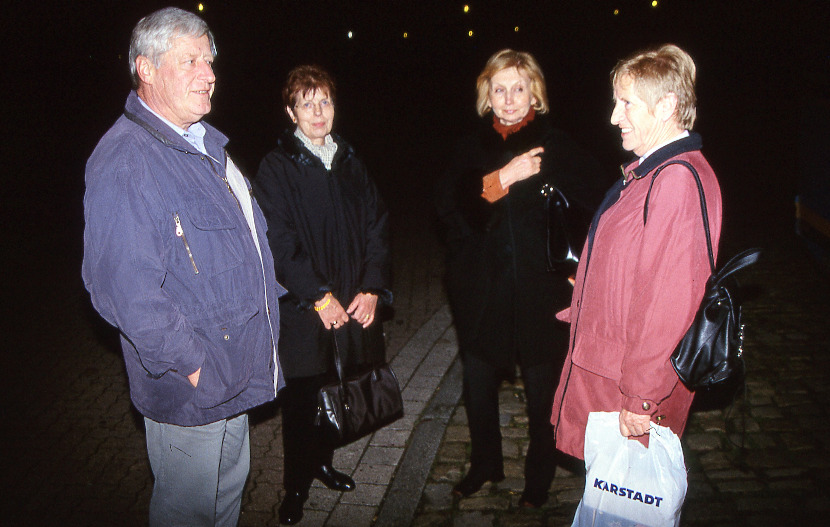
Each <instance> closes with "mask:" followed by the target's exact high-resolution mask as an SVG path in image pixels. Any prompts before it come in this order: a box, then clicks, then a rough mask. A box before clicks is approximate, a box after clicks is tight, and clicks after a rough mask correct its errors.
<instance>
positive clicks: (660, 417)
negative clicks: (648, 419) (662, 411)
mask: <svg viewBox="0 0 830 527" xmlns="http://www.w3.org/2000/svg"><path fill="white" fill-rule="evenodd" d="M665 418H666V416H665V415H658V416H657V417H656V418H655V419H657V422H658V423H659V422H660V421H662V420H663V419H665Z"/></svg>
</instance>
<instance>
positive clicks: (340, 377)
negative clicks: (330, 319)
mask: <svg viewBox="0 0 830 527" xmlns="http://www.w3.org/2000/svg"><path fill="white" fill-rule="evenodd" d="M343 329H346V326H344V328H343ZM330 331H331V342H332V353H333V355H334V370H335V371H336V372H337V382H338V383H339V384H340V386H342V387H343V388H344V389H345V386H346V381H345V377H346V376H345V375H344V374H343V371H344V368H343V359H342V357H341V355H340V346H339V345H338V344H337V331H338V330H336V329H334V328H332V329H331V330H330ZM361 331H363V333H364V339H363V351H364V355H367V354H366V339H365V333H366V330H365V329H363V330H361ZM368 355H371V354H368ZM381 362H383V361H381ZM370 363H371V364H372V369H375V368H376V367H377V366H378V361H376V360H374V359H372V358H370ZM344 393H345V392H344Z"/></svg>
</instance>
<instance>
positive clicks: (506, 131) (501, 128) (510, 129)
mask: <svg viewBox="0 0 830 527" xmlns="http://www.w3.org/2000/svg"><path fill="white" fill-rule="evenodd" d="M534 117H536V110H535V109H533V106H531V107H530V111H529V112H527V115H525V118H524V119H522V120H521V121H519V122H518V123H516V124H514V125H511V126H505V125H503V124H501V121H499V118H498V117H496V114H495V113H494V114H493V129H494V130H495V131H496V132H498V133H499V135H500V136H501V138H502V139H505V140H506V139H507V136H508V135H510V134H515V133H516V132H518V131H519V130H521V129H522V128H524V127H525V126H527V124H528V123H529V122H531V121H532V120H533V118H534Z"/></svg>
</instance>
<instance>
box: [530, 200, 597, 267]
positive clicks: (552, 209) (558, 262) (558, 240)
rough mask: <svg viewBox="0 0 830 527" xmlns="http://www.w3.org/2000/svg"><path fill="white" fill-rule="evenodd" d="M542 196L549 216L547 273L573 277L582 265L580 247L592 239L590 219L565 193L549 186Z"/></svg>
mask: <svg viewBox="0 0 830 527" xmlns="http://www.w3.org/2000/svg"><path fill="white" fill-rule="evenodd" d="M540 192H541V194H542V196H543V197H544V198H545V211H546V213H547V247H546V249H547V259H548V261H547V270H548V271H551V272H554V271H562V272H565V273H570V274H573V273H574V272H576V266H577V264H578V263H579V256H578V254H579V251H580V248H581V247H580V246H579V245H578V244H580V243H582V242H583V241H584V240H585V237H586V236H587V235H588V224H589V221H588V220H589V219H590V218H586V217H583V216H584V214H583V213H582V211H581V210H579V209H578V207H577V206H576V205H575V204H572V203H571V202H570V201H568V198H567V197H565V194H563V193H562V191H561V190H559V189H558V188H556V187H554V186H553V185H550V184H548V183H545V184H544V185H542V189H541V191H540Z"/></svg>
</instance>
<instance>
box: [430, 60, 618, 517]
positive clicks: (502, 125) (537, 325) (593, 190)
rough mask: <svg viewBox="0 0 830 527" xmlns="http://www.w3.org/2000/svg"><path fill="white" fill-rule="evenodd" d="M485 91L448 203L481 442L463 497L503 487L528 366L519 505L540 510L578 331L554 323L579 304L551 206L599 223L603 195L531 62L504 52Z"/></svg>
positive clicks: (448, 187)
mask: <svg viewBox="0 0 830 527" xmlns="http://www.w3.org/2000/svg"><path fill="white" fill-rule="evenodd" d="M477 88H478V113H479V115H480V116H482V117H483V118H484V122H482V124H481V126H480V127H479V128H478V129H477V130H475V131H474V132H473V133H472V134H470V135H469V136H467V137H465V138H464V139H462V140H461V142H460V143H459V144H458V146H457V147H456V150H455V155H454V160H453V162H452V163H451V164H450V167H449V169H448V170H447V172H446V174H445V175H444V177H443V178H442V179H441V181H440V183H439V186H438V196H437V208H438V214H439V217H440V219H441V220H442V222H443V224H444V227H445V229H446V235H447V243H448V260H447V277H446V284H447V290H448V294H449V298H450V304H451V307H452V312H453V317H454V321H455V326H456V330H457V333H458V339H459V346H460V353H461V358H462V361H463V371H464V391H463V395H464V404H465V407H466V411H467V418H468V421H469V427H470V440H471V458H470V469H469V471H468V473H467V475H466V476H465V477H464V478H463V479H462V480H461V482H460V483H458V484H457V485H456V486H455V488H454V489H453V493H454V494H455V495H457V496H460V497H466V496H469V495H470V494H473V493H474V492H476V491H478V490H479V489H480V488H481V487H482V486H483V485H484V484H485V483H486V482H488V481H492V482H498V481H501V480H502V479H504V461H503V456H502V450H501V433H500V430H499V408H498V388H499V385H500V383H501V382H502V381H503V380H512V379H513V377H514V376H515V372H516V366H517V365H518V366H519V367H520V369H521V376H522V380H523V382H524V388H525V395H526V398H527V412H528V418H529V427H530V444H529V447H528V451H527V458H526V460H525V488H524V492H523V493H522V497H521V502H520V503H521V505H522V506H524V507H531V508H535V507H540V506H541V505H543V504H544V503H545V502H546V501H547V498H548V489H549V488H550V484H551V482H552V480H553V476H554V471H555V468H556V461H555V458H556V450H555V448H554V440H553V429H552V427H551V424H550V421H549V418H550V409H551V405H552V401H553V393H554V391H555V389H556V381H557V379H558V378H559V371H560V369H561V367H562V363H563V361H564V358H565V354H566V352H567V345H568V327H567V326H566V325H564V324H560V323H558V322H557V321H556V320H555V319H554V314H555V313H556V312H557V311H559V310H561V309H562V308H564V307H566V306H567V305H568V303H569V301H570V297H571V293H572V289H571V286H570V284H569V282H568V278H569V274H570V271H571V270H572V268H571V267H570V266H566V265H565V266H563V265H560V266H559V268H555V269H551V265H549V264H550V263H551V262H550V261H549V258H548V256H549V254H548V241H549V237H550V235H551V233H550V225H549V220H550V216H549V214H548V212H549V210H548V199H547V198H546V195H547V194H549V193H550V192H551V191H552V189H553V188H556V189H558V190H559V191H561V192H562V193H563V194H564V195H565V196H566V197H567V200H568V202H569V204H570V206H571V210H572V211H574V212H575V211H581V212H582V213H583V214H582V216H584V217H586V218H590V213H591V212H592V210H593V208H594V207H595V206H596V205H597V204H598V202H599V200H600V199H601V197H602V194H601V190H600V189H599V182H598V181H597V179H596V178H597V174H598V171H597V170H596V168H595V164H594V162H593V160H592V159H591V158H589V157H587V156H585V155H583V154H581V153H580V150H579V149H578V148H577V147H576V146H575V145H574V144H573V142H572V141H570V140H569V139H568V138H567V136H566V135H565V134H564V133H562V132H560V131H558V130H556V129H554V128H553V127H552V126H551V124H550V122H549V120H548V118H547V116H546V114H547V112H548V99H547V93H546V88H545V80H544V76H543V74H542V71H541V69H540V68H539V65H538V63H537V62H536V60H535V59H534V58H533V56H532V55H530V54H529V53H524V52H517V51H513V50H510V49H505V50H502V51H499V52H498V53H496V54H495V55H493V56H492V57H490V59H489V60H488V62H487V65H486V66H485V68H484V70H483V71H482V72H481V75H480V76H479V77H478V83H477ZM573 227H577V229H578V228H583V227H587V225H576V226H573ZM579 236H580V235H579V234H576V235H575V237H577V238H578V237H579ZM581 239H584V237H583V238H580V241H581Z"/></svg>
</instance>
